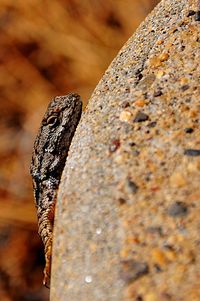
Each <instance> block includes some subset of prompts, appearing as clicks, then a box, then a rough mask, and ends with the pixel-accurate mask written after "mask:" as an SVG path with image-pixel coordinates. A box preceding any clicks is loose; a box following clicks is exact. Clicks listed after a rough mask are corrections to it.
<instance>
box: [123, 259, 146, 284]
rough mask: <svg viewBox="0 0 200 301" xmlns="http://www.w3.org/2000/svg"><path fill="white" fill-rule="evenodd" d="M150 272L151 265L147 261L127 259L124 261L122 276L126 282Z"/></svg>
mask: <svg viewBox="0 0 200 301" xmlns="http://www.w3.org/2000/svg"><path fill="white" fill-rule="evenodd" d="M148 273H149V267H148V264H147V263H146V262H140V261H136V260H127V261H124V262H122V272H121V278H122V279H123V280H124V281H125V282H128V283H131V282H133V281H135V280H137V279H138V278H140V277H142V276H144V275H146V274H148Z"/></svg>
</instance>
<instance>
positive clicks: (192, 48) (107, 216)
mask: <svg viewBox="0 0 200 301" xmlns="http://www.w3.org/2000/svg"><path fill="white" fill-rule="evenodd" d="M196 10H197V7H196V1H193V0H191V1H186V0H171V1H170V0H164V1H161V3H160V4H159V5H158V6H157V7H156V9H155V10H154V11H153V12H152V13H151V15H150V16H149V17H148V18H147V19H146V20H145V22H144V23H143V24H141V26H140V27H139V29H138V30H137V31H136V33H135V34H134V35H133V37H131V38H130V40H129V41H128V42H127V43H126V44H125V46H124V47H123V48H122V50H121V51H120V53H119V54H118V56H117V57H116V58H115V60H114V61H113V62H112V64H111V65H110V67H109V68H108V70H107V71H106V73H105V75H104V76H103V78H102V80H101V81H100V83H99V84H98V86H97V88H96V89H95V91H94V93H93V95H92V98H91V100H90V102H89V104H88V107H87V109H86V111H85V113H84V114H83V118H82V120H81V122H80V125H79V126H78V129H77V132H76V135H75V138H74V140H73V143H72V146H71V149H70V154H69V157H68V160H67V164H66V168H65V170H64V174H63V177H62V181H61V186H60V191H59V196H58V204H57V212H56V222H55V231H54V252H53V269H52V283H51V301H68V300H69V301H77V300H81V301H121V300H124V301H128V300H134V301H158V300H164V301H165V300H166V301H168V300H170V301H171V300H172V301H184V300H193V301H197V300H200V281H199V279H200V252H199V248H200V247H199V245H200V236H199V231H200V218H199V216H200V185H199V179H200V127H199V117H200V103H199V100H200V85H199V84H200V79H199V74H200V67H199V65H200V63H199V62H200V22H199V21H197V20H196V19H198V15H195V14H194V11H196Z"/></svg>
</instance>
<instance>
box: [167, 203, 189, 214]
mask: <svg viewBox="0 0 200 301" xmlns="http://www.w3.org/2000/svg"><path fill="white" fill-rule="evenodd" d="M167 213H168V214H169V215H170V216H173V217H177V216H185V215H187V214H188V207H187V206H186V204H185V203H184V202H179V201H177V202H175V203H174V204H172V205H171V206H170V207H169V208H168V210H167Z"/></svg>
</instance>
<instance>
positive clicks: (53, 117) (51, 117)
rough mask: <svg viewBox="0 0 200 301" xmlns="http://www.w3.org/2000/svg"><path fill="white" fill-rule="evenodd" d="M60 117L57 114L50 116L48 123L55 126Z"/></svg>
mask: <svg viewBox="0 0 200 301" xmlns="http://www.w3.org/2000/svg"><path fill="white" fill-rule="evenodd" d="M58 121H59V120H58V117H57V116H50V117H49V118H48V119H47V124H48V125H50V126H55V125H57V124H58Z"/></svg>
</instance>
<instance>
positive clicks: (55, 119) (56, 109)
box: [30, 93, 82, 287]
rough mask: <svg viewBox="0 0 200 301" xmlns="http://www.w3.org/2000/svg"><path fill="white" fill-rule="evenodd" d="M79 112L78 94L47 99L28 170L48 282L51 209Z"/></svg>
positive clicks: (50, 251) (47, 280)
mask: <svg viewBox="0 0 200 301" xmlns="http://www.w3.org/2000/svg"><path fill="white" fill-rule="evenodd" d="M81 113H82V101H81V98H80V96H79V95H78V94H75V93H70V94H68V95H66V96H56V97H55V98H53V99H52V100H51V102H50V103H49V105H48V107H47V110H46V113H45V114H44V117H43V119H42V123H41V126H40V128H39V131H38V134H37V136H36V139H35V142H34V147H33V152H32V161H31V166H30V174H31V176H32V181H33V191H34V198H35V205H36V209H37V218H38V233H39V235H40V237H41V239H42V241H43V244H44V254H45V268H44V279H43V284H44V285H45V286H46V287H49V285H50V274H51V253H52V238H53V224H54V210H55V205H56V199H57V190H58V187H59V183H60V178H61V175H62V171H63V168H64V166H65V161H66V158H67V155H68V151H69V147H70V144H71V140H72V138H73V136H74V133H75V130H76V127H77V125H78V123H79V120H80V117H81Z"/></svg>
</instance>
